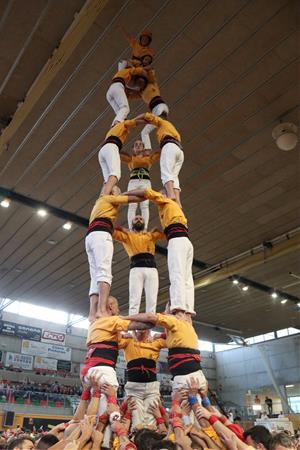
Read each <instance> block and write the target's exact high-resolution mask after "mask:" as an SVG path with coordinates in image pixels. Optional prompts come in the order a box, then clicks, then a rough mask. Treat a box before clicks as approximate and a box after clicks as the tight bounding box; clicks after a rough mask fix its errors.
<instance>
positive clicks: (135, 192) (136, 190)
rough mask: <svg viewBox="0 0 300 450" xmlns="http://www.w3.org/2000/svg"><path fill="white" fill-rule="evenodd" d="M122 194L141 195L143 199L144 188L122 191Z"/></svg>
mask: <svg viewBox="0 0 300 450" xmlns="http://www.w3.org/2000/svg"><path fill="white" fill-rule="evenodd" d="M123 195H128V197H131V196H135V197H142V198H143V200H144V196H145V189H133V190H132V191H128V192H124V193H123Z"/></svg>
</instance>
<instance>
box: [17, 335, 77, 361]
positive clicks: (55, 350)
mask: <svg viewBox="0 0 300 450" xmlns="http://www.w3.org/2000/svg"><path fill="white" fill-rule="evenodd" d="M21 348H22V349H21V352H22V353H23V354H24V355H32V356H43V357H44V358H54V359H63V360H64V361H71V353H72V352H71V349H70V347H64V346H63V345H57V344H46V343H44V342H34V341H29V340H27V339H23V341H22V347H21Z"/></svg>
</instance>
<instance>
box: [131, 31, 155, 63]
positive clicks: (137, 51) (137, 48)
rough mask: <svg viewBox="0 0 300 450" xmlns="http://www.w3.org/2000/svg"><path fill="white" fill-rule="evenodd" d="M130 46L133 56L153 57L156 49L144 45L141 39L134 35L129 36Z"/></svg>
mask: <svg viewBox="0 0 300 450" xmlns="http://www.w3.org/2000/svg"><path fill="white" fill-rule="evenodd" d="M127 40H128V42H129V45H130V47H131V48H132V58H133V57H135V56H136V57H137V58H143V56H146V55H149V56H151V57H152V58H153V56H154V50H153V48H151V47H143V46H142V45H141V44H140V43H139V41H137V40H136V39H135V38H134V37H133V36H127Z"/></svg>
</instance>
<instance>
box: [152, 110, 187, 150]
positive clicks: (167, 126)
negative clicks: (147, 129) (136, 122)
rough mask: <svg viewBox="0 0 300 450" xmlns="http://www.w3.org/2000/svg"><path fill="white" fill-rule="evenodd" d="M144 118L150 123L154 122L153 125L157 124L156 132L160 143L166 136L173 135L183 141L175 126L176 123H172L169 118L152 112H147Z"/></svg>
mask: <svg viewBox="0 0 300 450" xmlns="http://www.w3.org/2000/svg"><path fill="white" fill-rule="evenodd" d="M144 119H145V120H146V121H147V122H148V123H152V125H155V126H156V127H157V130H156V134H157V139H158V142H159V143H160V142H161V141H162V140H163V139H164V138H165V137H166V136H171V137H173V138H174V139H176V140H177V141H179V142H181V136H180V134H179V133H178V131H177V130H176V128H175V127H174V125H172V124H171V122H169V121H168V120H164V119H161V118H160V117H158V116H155V115H154V114H152V113H149V112H147V113H145V114H144Z"/></svg>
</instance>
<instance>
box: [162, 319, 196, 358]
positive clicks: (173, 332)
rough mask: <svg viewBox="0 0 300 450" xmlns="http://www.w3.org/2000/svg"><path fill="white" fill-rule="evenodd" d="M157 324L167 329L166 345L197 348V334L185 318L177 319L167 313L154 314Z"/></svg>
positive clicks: (169, 346)
mask: <svg viewBox="0 0 300 450" xmlns="http://www.w3.org/2000/svg"><path fill="white" fill-rule="evenodd" d="M156 316H157V319H158V320H157V322H156V324H157V325H160V326H162V327H164V328H165V329H166V331H167V339H166V342H167V347H168V348H177V347H185V348H191V349H195V350H198V336H197V334H196V331H195V329H194V327H193V325H192V324H190V323H189V322H186V321H185V320H179V319H177V318H176V317H175V316H172V315H169V314H160V313H158V314H156Z"/></svg>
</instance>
